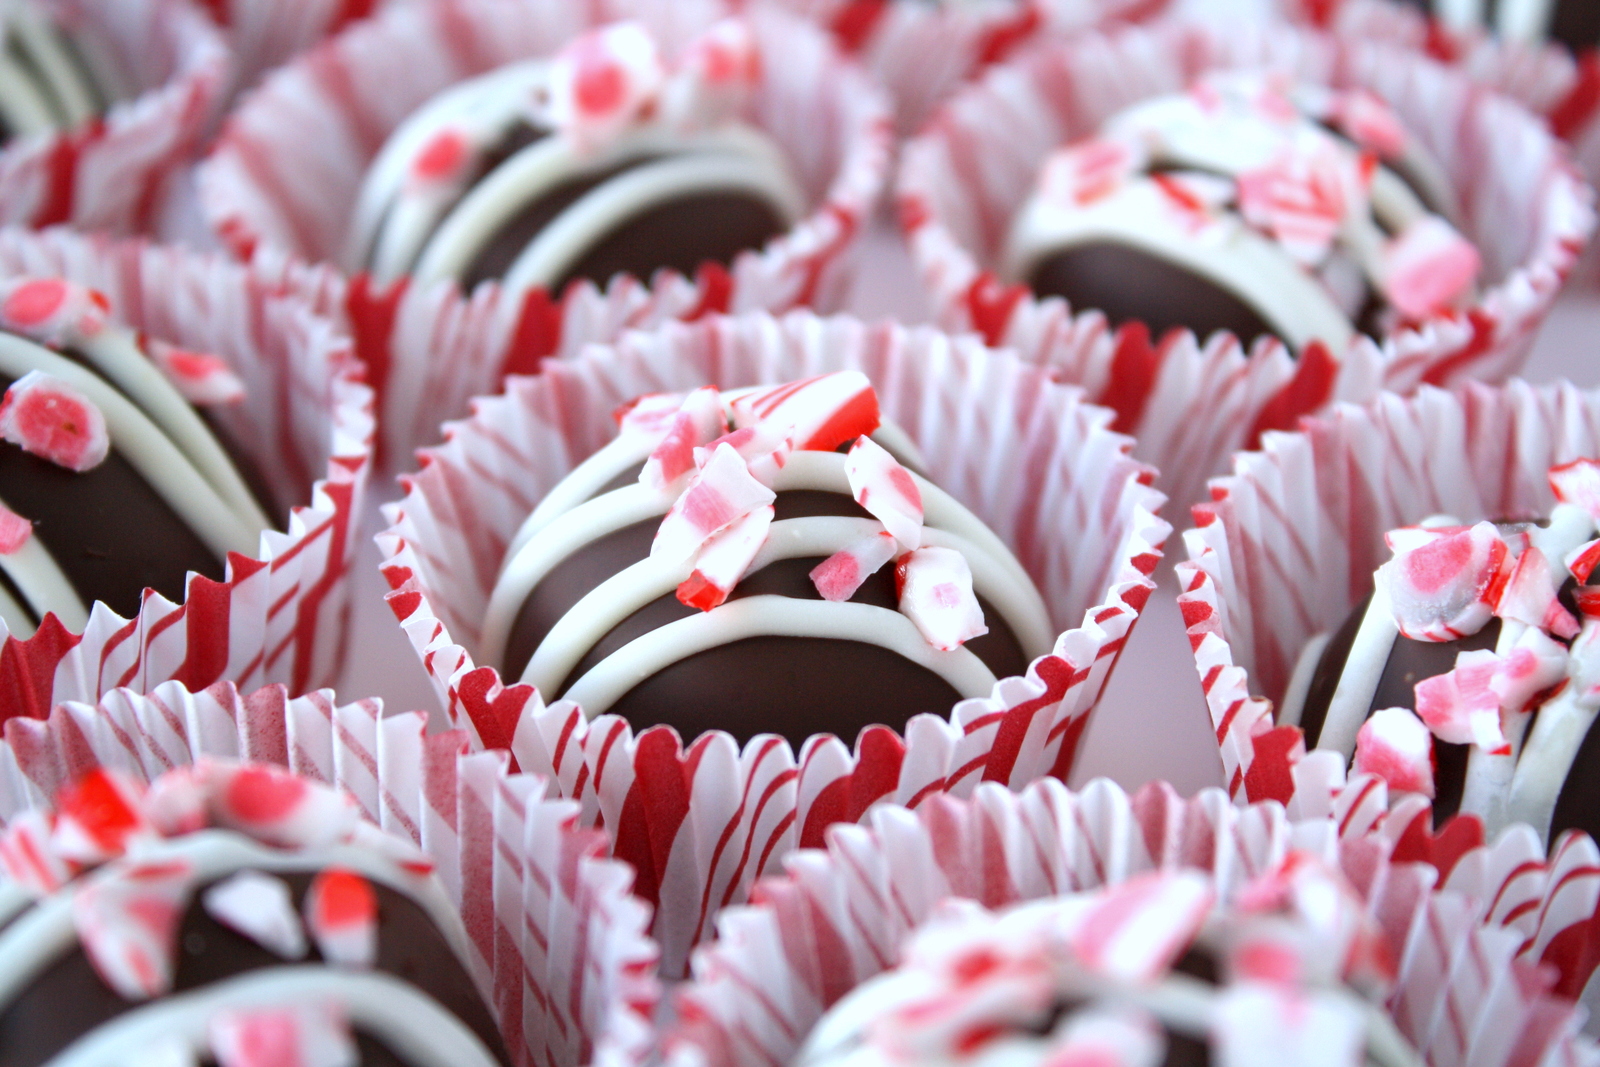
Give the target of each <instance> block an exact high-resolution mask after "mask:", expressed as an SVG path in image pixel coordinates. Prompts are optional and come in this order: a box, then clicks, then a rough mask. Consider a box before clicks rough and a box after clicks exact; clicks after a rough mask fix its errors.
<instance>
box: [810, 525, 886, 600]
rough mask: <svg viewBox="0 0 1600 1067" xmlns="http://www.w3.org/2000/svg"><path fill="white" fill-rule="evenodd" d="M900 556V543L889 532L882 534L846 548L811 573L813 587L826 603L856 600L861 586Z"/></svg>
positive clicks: (882, 532) (866, 538) (881, 531)
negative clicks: (857, 591)
mask: <svg viewBox="0 0 1600 1067" xmlns="http://www.w3.org/2000/svg"><path fill="white" fill-rule="evenodd" d="M899 552H900V542H898V541H896V540H895V539H894V535H893V534H891V533H890V532H889V531H888V530H879V531H878V532H877V533H875V534H872V535H871V536H870V537H864V538H862V539H861V540H859V541H857V542H855V543H854V544H852V545H850V546H848V547H846V548H842V549H840V550H839V551H837V552H835V553H834V554H833V555H831V556H829V557H828V558H827V559H825V560H823V561H822V562H821V563H819V564H817V565H816V566H815V567H813V568H812V569H811V584H812V585H814V586H816V587H817V593H818V594H819V595H821V597H822V599H824V600H832V601H834V602H836V603H837V602H839V601H844V600H849V599H850V598H851V597H853V596H855V594H856V590H857V589H860V588H861V583H863V582H865V581H866V580H867V579H868V578H870V577H871V576H872V575H874V574H876V573H877V572H878V568H880V567H882V566H883V565H884V564H885V563H888V562H889V561H890V560H892V559H894V557H895V556H896V555H898V554H899Z"/></svg>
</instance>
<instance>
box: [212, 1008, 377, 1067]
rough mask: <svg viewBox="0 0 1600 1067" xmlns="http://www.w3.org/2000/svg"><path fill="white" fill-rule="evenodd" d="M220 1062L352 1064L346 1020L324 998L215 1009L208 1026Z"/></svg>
mask: <svg viewBox="0 0 1600 1067" xmlns="http://www.w3.org/2000/svg"><path fill="white" fill-rule="evenodd" d="M207 1031H208V1035H207V1036H208V1038H209V1041H210V1044H211V1053H212V1055H214V1056H215V1057H216V1059H217V1065H218V1067H356V1064H358V1063H360V1062H361V1057H360V1052H359V1050H358V1049H357V1048H356V1043H355V1039H354V1038H353V1037H352V1036H351V1033H350V1024H349V1022H348V1020H347V1019H346V1018H345V1015H344V1012H343V1010H342V1009H340V1008H339V1007H338V1006H337V1005H334V1004H329V1003H326V1002H318V1003H315V1004H301V1005H294V1006H286V1007H273V1008H252V1009H241V1010H230V1011H222V1012H218V1013H217V1014H216V1015H215V1016H214V1017H213V1018H212V1019H211V1021H210V1024H209V1025H208V1027H207Z"/></svg>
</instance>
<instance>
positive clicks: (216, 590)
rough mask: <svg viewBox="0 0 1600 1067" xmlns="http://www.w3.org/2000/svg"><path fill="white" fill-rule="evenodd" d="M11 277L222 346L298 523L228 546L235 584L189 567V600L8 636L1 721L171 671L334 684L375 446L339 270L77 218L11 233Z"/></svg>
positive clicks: (239, 433)
mask: <svg viewBox="0 0 1600 1067" xmlns="http://www.w3.org/2000/svg"><path fill="white" fill-rule="evenodd" d="M17 275H26V276H31V277H64V278H67V279H69V280H71V281H74V282H78V283H80V284H83V285H87V286H89V287H91V288H93V289H97V290H99V291H101V292H103V293H104V294H106V296H108V297H109V298H110V301H111V305H112V317H113V318H114V319H116V320H118V321H121V322H123V323H126V324H127V325H129V326H132V327H134V328H136V329H138V330H141V331H143V332H144V333H146V334H148V335H150V336H152V337H154V338H158V339H161V340H165V341H168V342H170V343H172V344H175V345H177V346H178V347H180V348H185V349H189V350H193V351H200V352H207V353H211V354H214V355H216V356H218V357H220V358H221V359H222V360H224V361H225V362H226V363H227V364H228V366H229V368H230V369H231V370H232V371H233V372H234V373H235V374H237V375H238V376H239V377H240V378H241V379H243V381H244V384H245V388H246V390H247V393H246V397H245V399H244V400H243V401H242V402H241V403H239V404H237V405H229V406H224V407H219V408H218V409H216V410H215V412H214V414H215V416H216V418H218V420H219V421H222V422H224V423H225V424H226V425H227V426H228V428H229V429H230V430H232V431H233V433H234V435H235V436H236V437H237V438H238V439H239V441H240V443H241V447H242V448H243V449H244V451H245V452H246V453H247V454H248V455H250V456H251V457H252V458H254V459H255V460H256V461H257V462H258V464H259V466H260V468H261V470H262V472H263V476H264V477H265V478H266V479H267V482H268V483H269V485H270V487H271V489H272V491H273V493H274V494H275V495H276V497H277V499H278V501H279V503H280V505H281V504H291V505H293V507H292V510H291V512H290V517H289V524H288V528H287V529H285V530H269V531H268V532H266V533H264V534H263V535H262V538H261V543H260V548H259V550H258V552H257V553H256V555H255V556H253V557H249V556H242V555H239V554H231V555H230V557H229V559H228V560H227V561H226V562H227V574H226V576H225V579H224V580H223V581H221V582H216V581H212V580H211V579H209V578H205V577H201V576H199V575H193V574H191V575H190V577H189V582H188V588H187V591H186V596H185V597H184V600H183V602H182V603H178V604H174V603H172V602H171V601H169V600H167V599H165V598H164V597H162V596H160V595H158V594H155V593H147V594H146V597H145V600H144V602H143V604H142V606H141V607H140V609H139V613H138V615H137V616H136V617H135V618H133V619H123V618H121V617H120V616H118V615H116V614H115V613H114V612H112V611H111V610H110V609H109V608H107V607H106V606H105V605H104V604H102V603H96V604H95V605H94V607H93V609H92V610H91V612H90V615H89V624H88V626H87V628H86V629H85V630H84V632H83V633H82V634H75V633H71V632H69V631H67V630H66V629H65V628H64V627H63V626H61V624H60V623H59V622H57V621H56V620H55V617H54V616H53V615H52V616H47V617H46V619H45V621H44V623H43V624H42V625H41V626H40V628H39V631H38V632H37V633H36V634H35V635H34V636H33V637H31V638H28V639H26V640H18V639H16V638H12V637H4V639H3V644H0V721H4V720H6V719H11V718H16V717H19V716H21V717H34V718H39V717H42V716H44V715H47V714H48V713H49V711H50V709H51V708H52V707H53V706H54V705H56V704H58V703H60V702H61V701H64V700H82V701H88V702H91V703H92V702H94V701H96V700H98V699H100V697H101V696H102V695H104V694H105V693H108V692H110V691H111V690H113V689H116V688H119V687H123V686H127V687H132V688H134V689H138V690H148V689H151V688H154V687H155V686H157V685H159V684H161V683H163V682H166V681H169V680H172V679H177V680H179V681H181V682H183V683H184V684H185V685H188V686H190V687H191V688H204V687H206V686H208V685H211V684H212V683H214V682H219V681H226V682H233V683H235V684H237V685H239V686H241V687H243V688H246V689H254V688H258V687H260V686H262V685H264V684H266V683H268V682H274V681H276V682H283V683H285V684H286V685H288V687H289V688H290V690H291V691H292V692H295V693H302V692H305V691H307V690H308V689H312V688H315V687H317V686H320V685H326V684H329V683H330V682H332V681H333V679H334V676H335V675H336V674H337V673H338V671H339V667H340V664H341V662H342V660H343V657H344V646H345V635H346V630H347V628H348V625H349V609H350V603H349V601H350V578H349V569H350V561H351V559H352V557H353V555H354V553H355V549H356V540H355V537H356V533H357V527H358V525H359V522H360V515H361V513H362V507H363V502H364V500H365V497H366V489H367V482H368V480H369V477H370V472H371V466H372V444H373V412H372V406H373V405H372V390H371V389H369V388H368V387H367V386H366V385H365V384H363V382H362V370H361V367H360V365H359V364H358V363H357V362H356V360H355V357H354V355H353V354H352V351H351V344H350V338H349V336H348V334H346V333H345V332H344V331H343V330H341V329H340V328H339V327H338V326H337V325H335V322H334V320H333V318H332V317H331V315H330V312H331V311H332V309H333V307H334V304H335V301H336V297H337V294H338V292H339V285H338V280H337V278H335V277H334V276H333V275H332V273H331V272H329V271H326V270H321V269H306V268H299V267H290V266H288V265H286V264H283V263H281V262H280V263H278V264H277V265H276V266H275V267H274V266H272V265H271V264H269V263H268V262H267V261H266V260H265V259H263V260H262V261H261V262H260V263H258V264H257V265H256V266H255V267H244V266H240V265H238V264H234V263H230V262H229V261H227V260H226V259H225V258H223V257H220V256H216V255H202V254H198V253H193V252H187V251H184V250H181V249H178V248H173V247H163V246H159V245H152V244H149V243H147V242H143V241H137V240H112V239H109V238H100V237H88V236H84V235H81V234H76V233H73V232H71V231H68V230H65V229H52V230H45V231H41V232H32V231H25V230H15V229H11V230H0V276H17ZM127 534H128V536H139V531H137V530H129V531H127Z"/></svg>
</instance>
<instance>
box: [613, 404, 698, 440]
mask: <svg viewBox="0 0 1600 1067" xmlns="http://www.w3.org/2000/svg"><path fill="white" fill-rule="evenodd" d="M684 400H685V396H684V394H682V393H646V394H645V395H644V396H641V397H639V398H637V399H636V400H631V401H629V402H628V403H626V404H623V405H621V406H619V407H618V408H617V409H616V410H615V411H613V412H612V413H611V417H612V418H614V419H616V420H617V429H618V431H619V432H620V433H624V434H628V433H642V434H647V435H649V436H651V437H657V436H659V435H661V434H664V433H666V432H667V429H668V428H669V427H670V426H671V425H672V421H673V420H674V419H676V418H677V417H678V412H679V411H681V410H682V409H683V402H684Z"/></svg>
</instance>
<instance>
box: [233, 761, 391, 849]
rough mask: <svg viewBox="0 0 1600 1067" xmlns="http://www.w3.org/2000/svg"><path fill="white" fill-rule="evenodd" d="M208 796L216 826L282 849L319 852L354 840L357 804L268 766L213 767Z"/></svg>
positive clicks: (282, 770)
mask: <svg viewBox="0 0 1600 1067" xmlns="http://www.w3.org/2000/svg"><path fill="white" fill-rule="evenodd" d="M210 773H211V774H212V775H214V776H215V777H214V779H213V781H212V782H211V783H210V786H211V787H210V789H209V790H208V796H209V800H210V810H211V817H212V820H213V821H214V822H215V824H216V825H218V826H221V827H225V828H227V829H231V830H238V831H240V832H241V833H245V834H248V835H250V836H251V837H253V838H255V839H256V840H257V841H261V842H263V843H265V844H269V845H274V846H276V847H278V848H317V847H320V846H322V845H328V844H332V843H334V842H336V841H342V840H344V839H345V838H347V837H349V836H350V833H351V831H352V830H353V829H354V828H355V825H356V823H357V821H359V819H360V814H359V812H358V811H357V809H356V806H355V801H353V800H352V799H350V798H349V797H347V796H345V795H343V794H342V793H336V792H334V791H333V790H331V789H322V788H316V787H314V786H313V785H312V783H310V782H308V781H306V780H305V779H304V778H300V777H298V776H296V775H294V774H292V773H291V772H289V771H288V770H286V769H284V768H281V767H275V766H271V765H268V764H243V765H223V764H213V765H212V766H211V768H210Z"/></svg>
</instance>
